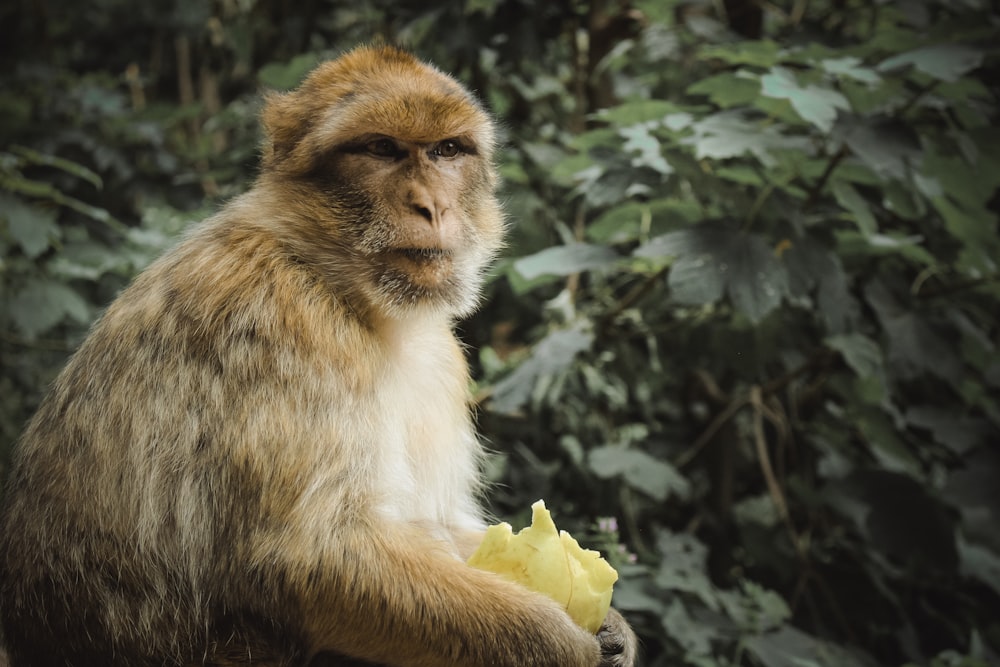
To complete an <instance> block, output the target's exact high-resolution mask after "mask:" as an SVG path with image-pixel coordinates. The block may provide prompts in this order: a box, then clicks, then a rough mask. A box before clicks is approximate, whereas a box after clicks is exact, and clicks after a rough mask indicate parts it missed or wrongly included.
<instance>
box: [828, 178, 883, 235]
mask: <svg viewBox="0 0 1000 667" xmlns="http://www.w3.org/2000/svg"><path fill="white" fill-rule="evenodd" d="M833 196H834V197H836V198H837V203H838V204H840V205H841V206H843V207H844V208H845V209H847V210H848V211H850V212H851V216H852V217H851V220H853V221H854V224H856V225H857V226H858V229H859V230H860V231H861V233H862V234H863V235H864V236H866V237H869V236H871V235H872V234H874V233H876V232H877V231H878V222H877V221H876V220H875V215H874V214H873V213H872V210H871V207H870V206H869V205H868V202H867V201H865V198H864V197H862V196H861V195H860V194H859V193H858V191H857V190H856V189H855V188H854V186H853V185H851V184H850V183H848V182H847V181H842V180H837V181H834V183H833Z"/></svg>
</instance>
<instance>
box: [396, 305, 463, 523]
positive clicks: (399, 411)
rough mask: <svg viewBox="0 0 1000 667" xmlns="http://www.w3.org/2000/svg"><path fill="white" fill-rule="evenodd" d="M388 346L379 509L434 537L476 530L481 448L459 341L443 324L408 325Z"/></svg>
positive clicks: (400, 330)
mask: <svg viewBox="0 0 1000 667" xmlns="http://www.w3.org/2000/svg"><path fill="white" fill-rule="evenodd" d="M385 344H386V351H387V354H386V357H385V366H384V368H383V373H384V376H383V377H382V378H381V382H380V383H379V386H380V387H381V388H382V390H381V391H379V392H378V393H379V399H380V403H381V404H382V405H381V406H380V409H381V415H382V419H379V425H380V427H381V429H380V430H381V431H382V442H380V443H379V444H378V450H377V466H378V468H379V469H380V472H381V474H378V475H377V476H376V478H377V479H378V480H380V482H379V484H380V488H378V489H376V493H377V496H378V498H379V508H380V511H382V512H383V513H384V514H385V515H386V516H388V517H390V518H393V519H397V520H403V521H406V522H411V523H417V524H421V525H424V526H426V527H427V528H428V529H430V530H432V531H435V532H440V531H444V532H445V533H450V532H452V531H455V530H474V529H477V528H481V525H482V521H481V518H480V516H479V513H478V510H477V509H476V507H477V506H476V503H475V501H474V495H475V487H476V480H477V477H478V452H479V444H478V442H477V440H476V437H475V434H474V432H473V428H472V424H471V420H470V417H469V412H468V406H467V391H468V387H467V382H468V377H467V373H466V369H465V361H464V358H463V357H462V353H461V351H460V349H459V348H458V344H457V343H456V341H455V340H454V338H453V336H452V335H451V333H450V331H449V330H448V329H447V328H445V327H444V326H442V324H440V323H416V324H414V323H413V322H410V323H408V325H407V326H406V327H405V328H400V329H389V335H388V336H387V337H386V338H385ZM441 536H442V537H445V538H447V537H448V535H447V534H445V535H441Z"/></svg>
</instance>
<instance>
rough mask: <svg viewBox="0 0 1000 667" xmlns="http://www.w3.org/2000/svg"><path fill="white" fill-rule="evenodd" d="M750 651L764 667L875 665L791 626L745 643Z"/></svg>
mask: <svg viewBox="0 0 1000 667" xmlns="http://www.w3.org/2000/svg"><path fill="white" fill-rule="evenodd" d="M746 646H747V649H748V650H749V651H750V652H751V653H752V654H753V655H754V657H755V658H757V660H759V661H760V662H761V664H763V665H764V667H869V666H870V665H871V664H874V661H870V660H862V659H861V658H859V657H858V655H857V652H856V651H848V650H847V649H845V648H842V647H840V646H839V645H837V644H834V643H833V642H828V641H824V640H822V639H818V638H816V637H813V636H812V635H808V634H806V633H805V632H802V631H801V630H797V629H796V628H793V627H792V626H790V625H786V626H784V627H782V628H781V629H780V630H777V631H775V632H770V633H767V634H762V635H757V636H755V637H750V638H748V639H746Z"/></svg>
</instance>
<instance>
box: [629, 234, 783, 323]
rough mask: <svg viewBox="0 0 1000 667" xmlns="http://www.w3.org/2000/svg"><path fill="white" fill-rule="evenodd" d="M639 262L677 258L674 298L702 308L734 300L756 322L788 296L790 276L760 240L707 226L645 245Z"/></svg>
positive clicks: (639, 252)
mask: <svg viewBox="0 0 1000 667" xmlns="http://www.w3.org/2000/svg"><path fill="white" fill-rule="evenodd" d="M634 254H635V255H636V256H637V257H667V256H672V257H676V258H677V259H676V261H675V262H674V265H673V267H671V270H670V274H669V276H668V282H669V285H670V288H671V290H673V295H674V299H676V300H677V301H679V302H680V303H686V304H692V305H702V304H705V303H712V302H714V301H717V300H718V299H719V298H721V297H722V293H723V291H725V292H726V294H728V295H729V298H730V299H731V300H732V303H733V306H734V307H735V308H736V309H737V310H738V311H740V312H742V313H743V314H744V315H746V316H747V318H748V319H749V320H750V321H751V322H754V323H756V322H760V321H761V320H762V319H763V318H764V316H766V315H767V314H768V313H769V312H771V311H772V310H773V309H774V308H776V307H777V306H778V304H779V303H781V299H782V298H783V297H784V296H785V295H786V294H787V293H788V273H787V271H786V269H785V267H784V266H783V265H782V264H781V262H780V261H779V260H778V259H777V258H776V257H775V255H774V252H773V251H772V249H771V247H770V246H769V245H768V243H767V242H766V241H765V240H764V239H763V238H762V237H760V236H757V235H755V234H747V233H744V232H739V231H737V230H734V229H730V228H727V227H725V226H719V225H710V224H703V225H699V226H697V227H693V228H690V229H683V230H679V231H676V232H670V233H668V234H664V235H663V236H659V237H657V238H654V239H652V240H651V241H650V242H649V243H647V244H645V245H643V246H640V247H639V248H637V249H636V250H635V253H634Z"/></svg>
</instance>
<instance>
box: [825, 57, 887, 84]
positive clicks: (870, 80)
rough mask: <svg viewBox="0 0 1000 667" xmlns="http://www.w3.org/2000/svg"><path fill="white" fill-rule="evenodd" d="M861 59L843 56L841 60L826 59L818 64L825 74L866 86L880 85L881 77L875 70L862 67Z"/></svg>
mask: <svg viewBox="0 0 1000 667" xmlns="http://www.w3.org/2000/svg"><path fill="white" fill-rule="evenodd" d="M861 63H862V60H861V58H857V57H855V56H845V57H843V58H827V59H826V60H822V61H821V62H820V64H821V65H822V67H823V69H824V70H826V72H827V73H829V74H833V75H834V76H842V77H846V78H849V79H854V80H855V81H860V82H861V83H866V84H868V85H872V86H874V85H876V84H878V83H881V81H882V77H880V76H879V75H878V74H876V73H875V70H873V69H871V68H869V67H864V66H862V64H861Z"/></svg>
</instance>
